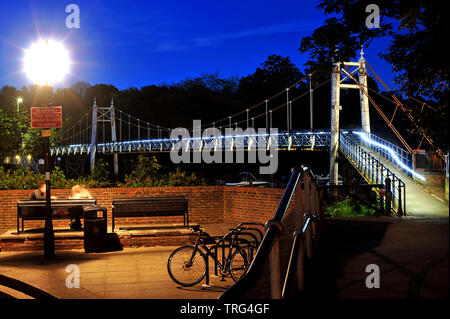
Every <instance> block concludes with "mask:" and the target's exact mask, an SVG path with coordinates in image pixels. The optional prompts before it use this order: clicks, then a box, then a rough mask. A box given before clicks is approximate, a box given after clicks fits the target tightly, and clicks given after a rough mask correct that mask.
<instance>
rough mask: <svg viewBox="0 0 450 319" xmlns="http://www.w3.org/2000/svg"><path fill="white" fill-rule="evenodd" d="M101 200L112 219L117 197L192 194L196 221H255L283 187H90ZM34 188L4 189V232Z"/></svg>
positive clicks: (263, 217) (62, 193)
mask: <svg viewBox="0 0 450 319" xmlns="http://www.w3.org/2000/svg"><path fill="white" fill-rule="evenodd" d="M89 191H90V192H91V195H92V196H93V197H95V198H96V199H97V204H98V205H101V206H105V207H107V208H108V223H109V224H110V223H111V202H112V199H113V198H114V197H116V198H117V197H146V196H188V199H189V220H190V221H191V222H193V223H199V224H200V225H202V224H208V223H221V222H227V223H236V224H238V223H240V222H242V221H253V222H262V223H265V222H266V221H267V220H268V219H270V218H272V217H273V215H274V213H275V211H276V209H277V207H278V204H279V202H280V199H281V197H282V195H283V192H284V190H283V189H276V188H275V189H272V188H252V187H232V186H225V187H223V186H193V187H144V188H97V189H90V190H89ZM30 194H31V191H29V190H26V191H23V190H7V191H0V232H1V231H5V230H9V229H15V228H16V223H17V201H18V200H21V199H28V198H29V196H30ZM52 195H55V196H57V197H58V198H68V197H69V196H70V190H63V189H54V190H52ZM174 222H178V223H180V222H182V219H181V217H176V216H175V217H161V218H157V217H155V218H147V219H144V218H128V219H121V220H120V223H132V224H137V223H174ZM63 225H64V226H67V225H68V220H55V221H54V227H59V226H63ZM25 227H26V228H28V227H44V221H25Z"/></svg>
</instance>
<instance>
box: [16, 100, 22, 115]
mask: <svg viewBox="0 0 450 319" xmlns="http://www.w3.org/2000/svg"><path fill="white" fill-rule="evenodd" d="M22 102H23V99H22V98H21V97H19V98H17V113H19V111H20V109H19V105H20V103H22Z"/></svg>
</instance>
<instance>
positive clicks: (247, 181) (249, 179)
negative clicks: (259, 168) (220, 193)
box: [225, 172, 270, 187]
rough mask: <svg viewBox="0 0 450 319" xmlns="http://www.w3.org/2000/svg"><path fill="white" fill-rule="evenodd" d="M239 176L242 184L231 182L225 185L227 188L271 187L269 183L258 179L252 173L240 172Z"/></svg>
mask: <svg viewBox="0 0 450 319" xmlns="http://www.w3.org/2000/svg"><path fill="white" fill-rule="evenodd" d="M239 176H240V178H241V181H240V182H229V183H225V185H226V186H255V187H268V186H270V183H269V182H267V181H263V180H259V179H257V178H256V177H255V176H254V175H253V174H252V173H250V172H240V173H239Z"/></svg>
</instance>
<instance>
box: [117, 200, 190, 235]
mask: <svg viewBox="0 0 450 319" xmlns="http://www.w3.org/2000/svg"><path fill="white" fill-rule="evenodd" d="M153 216H183V225H184V226H185V227H189V212H188V198H187V196H172V197H139V198H113V201H112V231H114V227H115V223H116V222H115V218H118V217H153Z"/></svg>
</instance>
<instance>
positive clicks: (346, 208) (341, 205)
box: [325, 198, 376, 217]
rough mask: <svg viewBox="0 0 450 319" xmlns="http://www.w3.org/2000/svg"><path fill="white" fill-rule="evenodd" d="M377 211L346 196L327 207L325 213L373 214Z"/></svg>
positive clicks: (334, 215)
mask: <svg viewBox="0 0 450 319" xmlns="http://www.w3.org/2000/svg"><path fill="white" fill-rule="evenodd" d="M375 213H376V211H375V210H374V209H372V208H369V207H367V206H365V205H362V204H360V203H358V202H356V201H353V200H351V199H349V198H346V199H344V200H342V201H337V202H335V203H333V204H332V205H330V206H327V207H326V209H325V214H326V215H329V216H331V217H358V216H372V215H374V214H375Z"/></svg>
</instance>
